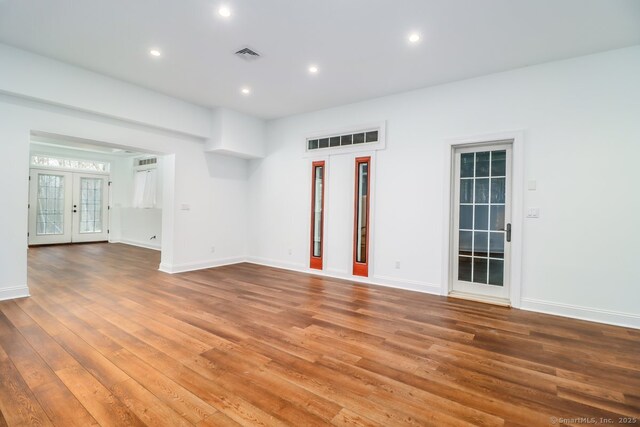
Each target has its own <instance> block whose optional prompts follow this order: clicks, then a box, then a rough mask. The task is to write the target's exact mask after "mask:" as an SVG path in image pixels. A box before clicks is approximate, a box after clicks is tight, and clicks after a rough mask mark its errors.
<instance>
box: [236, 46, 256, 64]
mask: <svg viewBox="0 0 640 427" xmlns="http://www.w3.org/2000/svg"><path fill="white" fill-rule="evenodd" d="M236 55H237V56H238V57H239V58H242V59H244V60H246V61H251V60H254V59H258V58H260V54H259V53H258V52H256V51H255V50H253V49H251V48H248V47H245V48H242V49H240V50H239V51H237V52H236Z"/></svg>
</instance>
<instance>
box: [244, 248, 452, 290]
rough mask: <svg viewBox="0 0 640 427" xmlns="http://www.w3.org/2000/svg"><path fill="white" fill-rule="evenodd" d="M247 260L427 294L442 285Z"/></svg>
mask: <svg viewBox="0 0 640 427" xmlns="http://www.w3.org/2000/svg"><path fill="white" fill-rule="evenodd" d="M246 262H248V263H251V264H258V265H263V266H265V267H273V268H281V269H283V270H290V271H295V272H298V273H306V274H314V275H316V276H324V277H331V278H333V279H342V280H348V281H350V282H357V283H364V284H368V285H377V286H385V287H387V288H396V289H404V290H407V291H414V292H423V293H427V294H436V295H440V285H434V284H431V283H426V282H419V281H416V280H402V279H395V278H391V277H386V276H380V275H374V276H372V277H359V276H353V275H351V274H348V273H344V272H340V271H337V270H315V269H312V268H309V267H307V266H306V265H303V264H298V263H284V262H279V261H276V260H271V259H266V258H258V257H248V258H247V259H246Z"/></svg>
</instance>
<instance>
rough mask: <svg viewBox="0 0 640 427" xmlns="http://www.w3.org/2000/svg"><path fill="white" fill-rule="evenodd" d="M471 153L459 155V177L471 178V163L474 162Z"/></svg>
mask: <svg viewBox="0 0 640 427" xmlns="http://www.w3.org/2000/svg"><path fill="white" fill-rule="evenodd" d="M474 159H475V157H474V154H473V153H464V154H461V155H460V178H473V164H474V162H475V160H474Z"/></svg>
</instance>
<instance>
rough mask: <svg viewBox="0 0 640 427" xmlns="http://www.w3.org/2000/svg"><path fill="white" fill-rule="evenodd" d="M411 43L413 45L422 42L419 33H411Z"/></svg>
mask: <svg viewBox="0 0 640 427" xmlns="http://www.w3.org/2000/svg"><path fill="white" fill-rule="evenodd" d="M409 41H410V42H411V43H417V42H419V41H420V34H418V33H411V34H409Z"/></svg>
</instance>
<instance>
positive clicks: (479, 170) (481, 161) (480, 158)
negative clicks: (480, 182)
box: [476, 151, 491, 177]
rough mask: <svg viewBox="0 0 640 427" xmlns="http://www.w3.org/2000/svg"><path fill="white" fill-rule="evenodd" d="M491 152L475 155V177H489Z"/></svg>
mask: <svg viewBox="0 0 640 427" xmlns="http://www.w3.org/2000/svg"><path fill="white" fill-rule="evenodd" d="M490 158H491V152H490V151H484V152H482V153H476V177H478V176H489V170H490V166H489V165H490V160H489V159H490Z"/></svg>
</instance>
